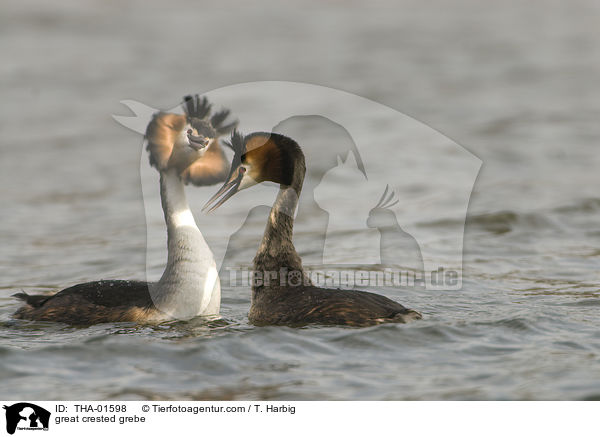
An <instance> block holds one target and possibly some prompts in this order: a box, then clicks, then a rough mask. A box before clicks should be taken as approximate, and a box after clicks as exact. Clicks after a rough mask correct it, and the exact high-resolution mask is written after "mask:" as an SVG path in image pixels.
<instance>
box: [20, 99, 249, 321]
mask: <svg viewBox="0 0 600 437" xmlns="http://www.w3.org/2000/svg"><path fill="white" fill-rule="evenodd" d="M183 109H184V112H185V113H184V114H174V113H165V112H159V113H156V114H155V115H154V117H153V119H152V120H151V121H150V123H149V124H148V127H147V130H146V135H145V140H146V142H147V147H146V148H147V150H148V152H149V155H150V164H151V165H152V166H153V167H155V168H156V169H157V170H158V172H159V174H160V198H161V204H162V208H163V212H164V217H165V222H166V225H167V240H168V257H167V265H166V268H165V271H164V273H163V275H162V277H161V278H160V280H159V281H158V282H156V283H149V282H144V281H128V280H112V279H109V280H101V281H93V282H86V283H82V284H77V285H74V286H72V287H69V288H66V289H64V290H62V291H59V292H58V293H56V294H54V295H51V296H47V295H28V294H27V293H25V292H23V293H17V294H15V295H14V296H15V297H17V298H19V299H21V300H23V301H24V302H25V305H24V306H22V307H21V308H20V309H18V310H17V312H16V313H15V315H14V316H15V317H16V318H18V319H29V320H42V321H55V322H63V323H68V324H72V325H91V324H96V323H106V322H158V321H163V320H170V319H174V318H177V319H188V318H191V317H195V316H198V315H217V314H218V313H219V309H220V302H221V289H220V282H219V277H218V273H217V269H216V264H215V260H214V257H213V254H212V252H211V250H210V248H209V247H208V245H207V244H206V241H205V240H204V238H203V236H202V233H201V232H200V230H199V229H198V226H197V225H196V222H195V220H194V216H193V214H192V212H191V210H190V208H189V205H188V202H187V200H186V196H185V190H184V182H186V183H192V184H195V185H212V184H215V183H217V182H222V181H223V180H224V179H225V177H226V176H227V174H228V172H229V163H228V161H227V159H226V157H225V155H224V153H223V150H222V149H221V146H220V144H219V140H218V139H219V136H221V135H223V134H225V133H229V132H230V131H231V130H232V129H233V128H234V127H235V125H236V124H237V122H232V123H229V124H225V123H224V122H225V119H226V118H227V117H228V116H229V111H228V110H223V111H220V112H216V113H215V114H213V115H212V116H211V105H210V103H209V102H208V100H207V99H206V98H205V97H202V98H201V97H199V96H198V95H195V96H186V97H185V98H184V103H183Z"/></svg>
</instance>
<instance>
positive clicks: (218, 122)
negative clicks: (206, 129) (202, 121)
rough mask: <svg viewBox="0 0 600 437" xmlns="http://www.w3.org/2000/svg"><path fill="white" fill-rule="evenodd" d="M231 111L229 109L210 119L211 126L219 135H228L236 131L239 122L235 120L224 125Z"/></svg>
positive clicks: (217, 113)
mask: <svg viewBox="0 0 600 437" xmlns="http://www.w3.org/2000/svg"><path fill="white" fill-rule="evenodd" d="M230 113H231V111H230V110H229V109H223V110H221V111H219V112H215V114H214V115H213V116H212V117H211V118H210V124H212V125H213V127H214V128H215V130H216V131H217V134H218V135H226V134H228V133H229V132H231V131H232V130H233V129H235V128H236V127H237V125H238V123H239V121H238V120H234V121H232V122H231V123H228V124H223V123H224V122H225V119H226V118H227V117H229V114H230Z"/></svg>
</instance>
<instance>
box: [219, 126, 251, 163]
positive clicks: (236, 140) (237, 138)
mask: <svg viewBox="0 0 600 437" xmlns="http://www.w3.org/2000/svg"><path fill="white" fill-rule="evenodd" d="M223 143H225V145H226V146H227V147H229V148H231V150H233V153H234V155H235V157H237V158H240V159H241V156H242V155H243V154H244V153H246V141H245V137H244V135H243V134H242V133H241V132H240V131H238V130H237V129H234V130H233V132H232V133H231V139H230V140H229V141H223Z"/></svg>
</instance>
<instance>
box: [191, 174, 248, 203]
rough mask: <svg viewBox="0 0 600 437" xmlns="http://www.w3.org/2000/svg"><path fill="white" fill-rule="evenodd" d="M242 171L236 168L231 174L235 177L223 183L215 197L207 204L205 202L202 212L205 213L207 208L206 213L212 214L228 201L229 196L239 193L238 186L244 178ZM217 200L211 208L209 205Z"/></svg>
mask: <svg viewBox="0 0 600 437" xmlns="http://www.w3.org/2000/svg"><path fill="white" fill-rule="evenodd" d="M244 170H245V169H244V168H238V170H237V171H236V172H234V173H233V175H235V174H236V173H237V176H233V175H232V177H231V179H230V180H229V181H228V182H225V183H224V184H223V186H222V187H221V188H220V189H219V191H217V192H216V193H215V195H214V196H212V197H211V198H210V200H209V201H208V202H206V204H205V205H204V207H203V208H202V211H205V210H206V209H207V208H209V207H210V209H209V210H208V211H206V212H207V213H210V212H213V211H214V210H215V209H217V208H218V207H219V206H221V205H223V204H224V203H225V202H226V201H227V199H229V198H230V197H231V196H233V195H234V194H235V193H237V192H238V191H239V188H240V184H241V183H242V178H243V177H244ZM218 199H220V200H218ZM217 200H218V202H217V203H215V204H214V205H213V206H212V207H211V206H210V205H211V203H213V202H215V201H217Z"/></svg>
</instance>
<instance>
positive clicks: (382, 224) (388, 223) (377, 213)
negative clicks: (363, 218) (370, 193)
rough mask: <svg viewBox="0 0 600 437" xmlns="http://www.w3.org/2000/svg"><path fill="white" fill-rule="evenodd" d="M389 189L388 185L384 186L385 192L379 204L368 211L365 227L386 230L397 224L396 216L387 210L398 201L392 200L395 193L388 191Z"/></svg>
mask: <svg viewBox="0 0 600 437" xmlns="http://www.w3.org/2000/svg"><path fill="white" fill-rule="evenodd" d="M389 188H390V187H389V185H386V186H385V191H384V192H383V194H382V196H381V198H380V199H379V202H377V205H375V207H373V209H371V211H369V218H368V219H367V226H368V227H369V228H388V227H392V226H394V225H396V224H397V221H396V215H395V214H394V212H393V211H391V210H390V209H389V208H391V207H392V206H394V205H397V204H398V202H399V200H398V199H396V200H394V194H395V193H394V191H389ZM388 191H389V193H388Z"/></svg>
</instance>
